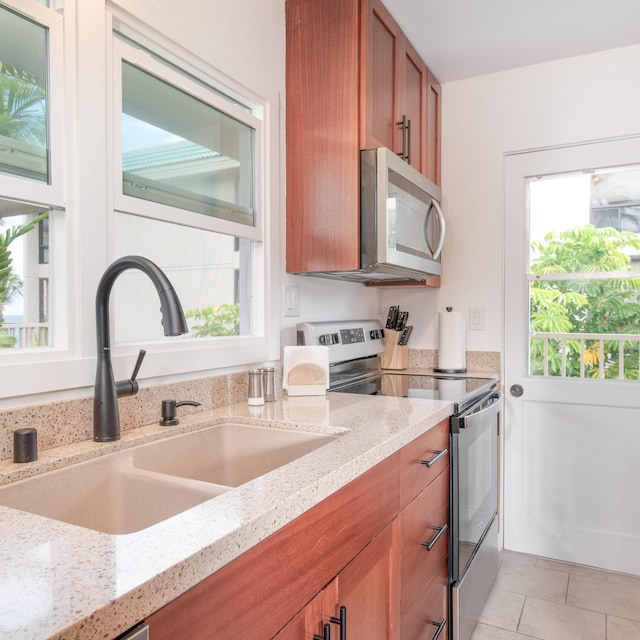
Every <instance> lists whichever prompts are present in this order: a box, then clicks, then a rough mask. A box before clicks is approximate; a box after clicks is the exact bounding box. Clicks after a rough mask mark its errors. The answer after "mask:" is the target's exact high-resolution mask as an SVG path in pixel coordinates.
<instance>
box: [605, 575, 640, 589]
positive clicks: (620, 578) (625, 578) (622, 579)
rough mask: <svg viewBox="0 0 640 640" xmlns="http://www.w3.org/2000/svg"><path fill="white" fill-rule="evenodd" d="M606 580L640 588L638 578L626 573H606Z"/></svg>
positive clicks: (639, 579)
mask: <svg viewBox="0 0 640 640" xmlns="http://www.w3.org/2000/svg"><path fill="white" fill-rule="evenodd" d="M607 580H608V581H609V582H615V583H617V584H632V585H636V586H640V577H638V576H631V575H629V574H626V573H607Z"/></svg>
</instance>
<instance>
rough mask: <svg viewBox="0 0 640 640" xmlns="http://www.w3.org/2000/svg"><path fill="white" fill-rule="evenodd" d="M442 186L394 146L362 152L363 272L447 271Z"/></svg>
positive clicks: (382, 275) (388, 275) (420, 274)
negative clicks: (443, 254) (444, 250)
mask: <svg viewBox="0 0 640 640" xmlns="http://www.w3.org/2000/svg"><path fill="white" fill-rule="evenodd" d="M441 202H442V192H441V190H440V187H438V186H437V185H435V184H434V183H433V182H431V180H429V179H428V178H426V177H425V176H423V175H422V174H421V173H420V172H419V171H417V170H416V169H415V168H414V167H412V166H411V165H409V164H407V163H406V162H405V161H403V160H401V159H400V158H399V157H398V156H397V155H396V154H395V153H393V152H392V151H391V150H389V149H385V148H379V149H367V150H365V151H361V152H360V235H361V238H360V243H361V260H360V262H361V273H363V275H364V274H366V277H368V279H370V280H398V279H423V278H425V277H428V276H433V275H440V274H441V273H442V264H441V255H442V247H443V244H444V237H445V220H444V215H443V213H442V208H441Z"/></svg>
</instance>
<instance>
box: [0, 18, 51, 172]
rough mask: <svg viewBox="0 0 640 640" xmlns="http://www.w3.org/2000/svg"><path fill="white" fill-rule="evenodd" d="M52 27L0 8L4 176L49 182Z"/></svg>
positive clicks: (0, 148)
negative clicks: (49, 50)
mask: <svg viewBox="0 0 640 640" xmlns="http://www.w3.org/2000/svg"><path fill="white" fill-rule="evenodd" d="M47 75H48V74H47V29H46V28H45V27H43V26H41V25H39V24H36V23H35V22H32V21H31V20H28V19H27V18H24V17H22V16H20V15H18V14H17V13H14V12H13V11H10V10H8V9H6V8H4V7H2V6H0V173H4V174H9V175H15V176H20V177H23V178H29V179H32V180H38V181H41V182H45V183H47V182H48V181H49V167H48V149H47V138H48V125H47Z"/></svg>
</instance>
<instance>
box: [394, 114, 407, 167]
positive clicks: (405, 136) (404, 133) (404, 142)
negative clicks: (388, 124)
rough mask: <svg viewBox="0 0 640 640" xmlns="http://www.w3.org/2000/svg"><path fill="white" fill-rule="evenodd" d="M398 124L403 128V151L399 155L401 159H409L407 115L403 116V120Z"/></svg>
mask: <svg viewBox="0 0 640 640" xmlns="http://www.w3.org/2000/svg"><path fill="white" fill-rule="evenodd" d="M396 124H397V125H398V126H399V127H401V129H402V151H401V152H400V153H399V154H398V155H399V156H400V159H401V160H407V159H408V155H407V116H402V120H400V122H396Z"/></svg>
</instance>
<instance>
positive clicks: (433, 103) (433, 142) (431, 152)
mask: <svg viewBox="0 0 640 640" xmlns="http://www.w3.org/2000/svg"><path fill="white" fill-rule="evenodd" d="M440 102H441V101H440V83H439V82H438V81H437V80H436V78H435V76H434V75H433V74H432V73H431V72H430V71H429V74H428V82H427V126H426V141H427V147H426V154H427V156H426V171H424V172H423V173H424V174H425V175H426V176H427V178H429V180H431V182H435V183H436V184H437V185H440V127H441V125H440V112H441V103H440Z"/></svg>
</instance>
